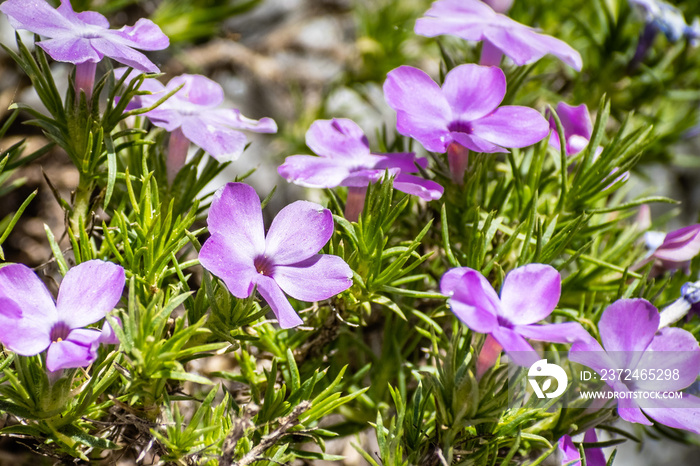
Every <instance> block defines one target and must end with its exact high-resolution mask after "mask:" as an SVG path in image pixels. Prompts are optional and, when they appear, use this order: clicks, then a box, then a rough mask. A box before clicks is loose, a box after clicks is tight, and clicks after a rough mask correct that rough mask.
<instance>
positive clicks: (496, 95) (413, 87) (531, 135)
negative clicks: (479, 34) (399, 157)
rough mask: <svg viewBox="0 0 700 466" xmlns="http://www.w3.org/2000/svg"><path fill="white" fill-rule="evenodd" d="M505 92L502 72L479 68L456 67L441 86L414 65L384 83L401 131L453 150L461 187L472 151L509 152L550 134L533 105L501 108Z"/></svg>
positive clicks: (425, 143) (451, 158)
mask: <svg viewBox="0 0 700 466" xmlns="http://www.w3.org/2000/svg"><path fill="white" fill-rule="evenodd" d="M505 94H506V77H505V75H504V74H503V71H502V70H501V69H500V68H495V67H489V66H479V65H474V64H466V65H460V66H458V67H456V68H454V69H452V70H451V71H450V72H449V73H447V76H445V82H444V84H443V85H442V88H440V86H438V84H437V83H436V82H435V81H433V80H432V79H431V78H430V76H428V75H427V74H426V73H424V72H423V71H421V70H419V69H417V68H413V67H411V66H401V67H399V68H396V69H395V70H392V71H390V72H389V74H388V75H387V79H386V81H385V82H384V97H385V98H386V101H387V102H388V104H389V106H390V107H391V108H393V109H394V110H396V119H397V122H396V128H397V129H398V131H399V133H401V134H403V135H404V136H409V137H412V138H414V139H416V140H417V141H418V142H420V143H421V144H422V145H423V147H425V148H426V149H427V150H429V151H433V152H445V151H447V152H448V158H449V161H450V168H451V170H452V176H453V178H454V181H455V182H456V183H458V184H461V183H462V181H463V178H464V172H465V170H466V164H467V156H468V150H467V149H469V150H473V151H475V152H508V151H507V150H506V149H505V148H506V147H526V146H529V145H532V144H534V143H536V142H538V141H541V140H542V139H544V138H545V137H546V136H547V134H548V133H549V125H548V124H547V120H545V119H544V117H543V116H542V115H541V114H540V113H539V112H538V111H537V110H534V109H532V108H528V107H520V106H516V105H505V106H502V107H499V105H500V103H501V101H502V100H503V97H504V96H505Z"/></svg>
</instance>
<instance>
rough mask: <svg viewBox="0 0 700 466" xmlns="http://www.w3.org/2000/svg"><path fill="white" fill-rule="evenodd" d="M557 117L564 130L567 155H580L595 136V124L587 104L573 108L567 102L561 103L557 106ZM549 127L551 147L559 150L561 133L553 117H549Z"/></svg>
mask: <svg viewBox="0 0 700 466" xmlns="http://www.w3.org/2000/svg"><path fill="white" fill-rule="evenodd" d="M557 115H558V116H559V120H560V121H561V125H562V127H563V128H564V138H565V139H566V155H575V154H578V153H579V152H581V151H582V150H583V149H585V148H586V146H587V145H588V141H590V140H591V135H592V134H593V122H592V121H591V114H590V113H588V107H586V104H581V105H578V106H573V105H569V104H567V103H565V102H559V103H558V104H557ZM549 127H550V129H551V130H552V133H551V134H550V136H549V145H551V146H553V147H554V148H555V149H559V148H560V147H561V144H560V141H559V133H558V132H557V124H556V122H555V121H554V116H552V115H550V117H549Z"/></svg>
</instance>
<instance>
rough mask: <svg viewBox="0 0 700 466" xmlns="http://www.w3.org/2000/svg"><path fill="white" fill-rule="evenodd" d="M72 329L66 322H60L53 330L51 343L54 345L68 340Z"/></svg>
mask: <svg viewBox="0 0 700 466" xmlns="http://www.w3.org/2000/svg"><path fill="white" fill-rule="evenodd" d="M69 333H70V327H69V326H68V325H67V324H66V323H64V322H58V323H56V324H55V325H54V326H53V327H52V328H51V341H52V342H54V343H58V342H61V341H63V340H65V339H66V338H68V334H69Z"/></svg>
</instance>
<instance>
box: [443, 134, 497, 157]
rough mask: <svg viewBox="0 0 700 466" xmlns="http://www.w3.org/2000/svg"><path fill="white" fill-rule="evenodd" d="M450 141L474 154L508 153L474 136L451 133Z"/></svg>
mask: <svg viewBox="0 0 700 466" xmlns="http://www.w3.org/2000/svg"><path fill="white" fill-rule="evenodd" d="M450 136H451V137H452V139H453V140H454V141H455V142H457V143H458V144H460V145H462V146H463V147H466V148H467V149H470V150H473V151H474V152H484V153H486V154H492V153H495V152H508V151H507V150H506V149H504V148H503V147H501V146H498V145H496V144H492V143H490V142H488V141H485V140H484V139H481V138H480V137H479V136H476V135H475V134H467V133H459V132H457V131H452V132H451V133H450Z"/></svg>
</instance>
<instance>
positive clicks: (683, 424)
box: [643, 395, 700, 434]
mask: <svg viewBox="0 0 700 466" xmlns="http://www.w3.org/2000/svg"><path fill="white" fill-rule="evenodd" d="M648 404H650V405H653V407H650V408H644V409H643V411H644V413H645V414H646V415H647V416H649V417H650V418H652V419H653V420H655V421H656V422H658V423H660V424H664V425H666V426H669V427H674V428H676V429H683V430H689V431H690V432H694V433H696V434H700V398H698V397H695V396H692V395H685V396H684V397H683V398H682V399H655V400H649V401H648Z"/></svg>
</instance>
